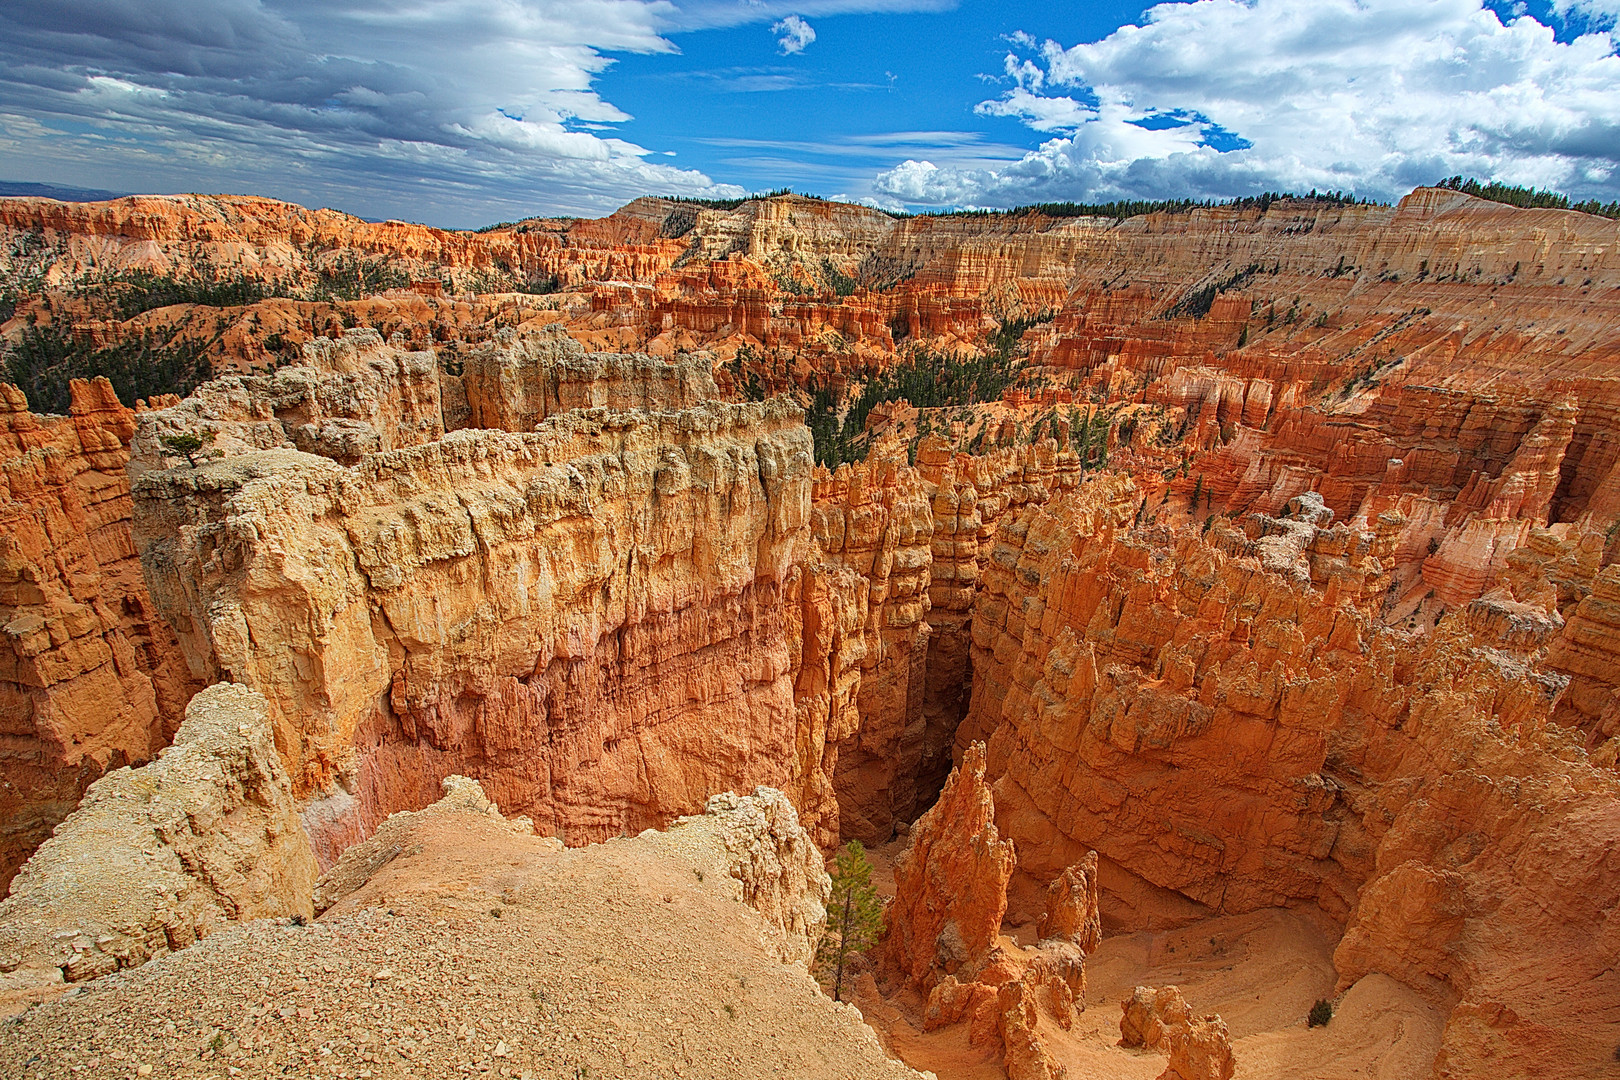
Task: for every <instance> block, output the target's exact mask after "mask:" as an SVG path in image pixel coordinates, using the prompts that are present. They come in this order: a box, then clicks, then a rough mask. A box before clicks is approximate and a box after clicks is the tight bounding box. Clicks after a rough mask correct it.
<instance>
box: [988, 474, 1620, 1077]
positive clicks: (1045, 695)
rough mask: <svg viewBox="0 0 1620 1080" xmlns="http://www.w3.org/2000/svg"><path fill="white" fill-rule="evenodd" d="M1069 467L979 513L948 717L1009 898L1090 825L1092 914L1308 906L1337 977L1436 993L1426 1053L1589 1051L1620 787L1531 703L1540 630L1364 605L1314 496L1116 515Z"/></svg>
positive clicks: (1541, 1055)
mask: <svg viewBox="0 0 1620 1080" xmlns="http://www.w3.org/2000/svg"><path fill="white" fill-rule="evenodd" d="M1095 483H1096V486H1097V488H1098V489H1099V490H1098V491H1097V492H1096V493H1095V494H1093V492H1092V491H1091V490H1089V488H1090V487H1091V485H1088V489H1086V490H1082V492H1081V493H1080V494H1078V495H1076V496H1070V497H1068V498H1067V499H1060V500H1057V501H1055V502H1054V503H1052V504H1050V505H1048V506H1045V507H1041V508H1030V509H1028V510H1026V511H1025V512H1024V513H1023V514H1022V515H1020V516H1019V517H1018V518H1017V519H1016V520H1015V521H1014V522H1012V523H1010V524H1008V525H1005V526H1003V527H1002V529H1001V530H1000V531H999V532H998V534H997V558H995V559H993V560H992V569H991V570H990V572H989V573H987V577H986V583H985V598H984V600H983V602H982V604H981V606H980V608H979V609H978V611H977V613H976V618H975V622H974V633H975V651H974V670H975V681H974V693H973V704H972V708H971V710H970V714H969V718H968V720H967V722H966V724H965V725H964V728H965V730H966V731H971V732H973V733H976V734H977V733H983V734H984V735H985V736H987V737H988V738H989V746H990V755H989V758H990V773H991V775H992V776H993V777H994V778H995V784H994V790H995V795H996V810H997V822H998V824H999V826H1000V827H1001V830H1002V832H1003V833H1004V834H1005V835H1006V836H1008V837H1009V838H1010V839H1011V840H1012V841H1013V842H1014V843H1015V844H1016V845H1017V849H1018V853H1019V871H1020V874H1021V875H1025V876H1027V878H1028V879H1029V887H1027V888H1026V889H1025V890H1024V891H1023V892H1022V894H1020V892H1019V891H1018V890H1017V889H1015V890H1014V893H1013V904H1014V906H1017V905H1018V904H1020V903H1022V904H1023V905H1024V906H1025V907H1027V908H1029V909H1030V910H1031V911H1032V912H1033V911H1034V910H1037V908H1036V907H1035V905H1036V904H1037V902H1038V901H1037V895H1038V894H1037V893H1036V890H1035V888H1034V886H1035V885H1044V883H1045V882H1046V881H1049V880H1051V879H1053V878H1054V877H1056V876H1057V875H1058V874H1059V873H1060V872H1061V871H1062V869H1063V868H1064V867H1065V866H1067V865H1069V864H1071V863H1072V862H1074V861H1075V860H1076V859H1077V858H1079V857H1080V856H1081V855H1082V854H1083V853H1084V852H1085V850H1086V849H1089V848H1095V849H1096V850H1097V851H1098V852H1099V853H1100V855H1101V860H1100V866H1099V880H1100V883H1101V887H1102V911H1103V914H1104V918H1105V920H1106V921H1108V922H1110V923H1113V924H1114V925H1123V926H1142V925H1153V924H1155V923H1158V924H1160V925H1173V924H1175V923H1177V922H1179V921H1184V920H1188V919H1191V918H1195V917H1197V916H1199V915H1201V914H1204V913H1209V912H1223V913H1224V912H1241V911H1249V910H1254V909H1257V908H1261V907H1277V906H1294V905H1311V906H1315V907H1318V908H1320V909H1321V910H1322V911H1324V912H1326V913H1327V914H1329V915H1330V916H1332V917H1333V918H1335V919H1339V920H1343V921H1345V923H1346V924H1347V927H1348V928H1347V931H1346V933H1345V937H1344V939H1343V941H1342V942H1341V944H1340V946H1339V950H1338V953H1337V954H1336V956H1335V962H1336V965H1337V967H1338V970H1339V972H1340V986H1341V989H1343V988H1345V987H1348V986H1350V985H1351V984H1352V983H1354V982H1355V981H1356V980H1357V979H1358V978H1360V977H1361V976H1362V975H1364V974H1366V973H1368V972H1372V971H1379V972H1383V973H1386V974H1390V975H1393V976H1394V977H1396V978H1398V979H1400V980H1402V981H1403V982H1406V983H1408V985H1411V986H1413V987H1414V988H1416V989H1417V990H1419V991H1420V992H1421V993H1424V994H1426V995H1428V996H1430V998H1431V999H1432V1000H1434V1001H1435V1002H1437V1003H1439V1004H1442V1005H1443V1006H1444V1007H1446V1008H1450V1009H1451V1010H1452V1013H1451V1017H1452V1019H1451V1022H1450V1024H1448V1026H1447V1029H1446V1035H1445V1043H1444V1048H1443V1051H1442V1054H1441V1059H1440V1061H1439V1063H1438V1064H1437V1074H1439V1075H1453V1074H1455V1075H1471V1074H1473V1072H1474V1070H1476V1069H1477V1068H1479V1067H1481V1065H1482V1063H1483V1062H1485V1061H1487V1060H1489V1061H1494V1062H1497V1063H1498V1064H1500V1063H1503V1062H1511V1063H1512V1068H1513V1069H1514V1070H1515V1071H1522V1074H1523V1075H1543V1074H1544V1070H1545V1069H1546V1068H1548V1067H1552V1068H1554V1070H1555V1071H1564V1070H1573V1071H1572V1072H1570V1074H1571V1075H1587V1074H1588V1072H1582V1071H1581V1070H1582V1069H1586V1070H1588V1071H1589V1072H1590V1074H1591V1075H1597V1071H1595V1070H1599V1069H1601V1068H1602V1067H1603V1066H1601V1065H1598V1064H1596V1063H1597V1062H1599V1061H1601V1060H1602V1059H1603V1054H1604V1053H1605V1050H1604V1047H1606V1045H1607V1042H1608V1041H1612V1039H1609V1031H1608V1030H1607V1029H1604V1030H1601V1031H1598V1030H1594V1029H1593V1028H1592V1026H1591V1025H1590V1024H1583V1023H1582V1022H1581V1021H1580V1016H1581V1015H1582V1013H1583V1012H1585V1006H1584V1005H1583V1004H1581V1003H1582V1002H1586V1001H1591V1000H1598V999H1601V998H1603V997H1604V996H1606V995H1609V994H1612V993H1613V992H1614V985H1613V983H1614V975H1613V970H1612V967H1611V965H1612V963H1613V959H1614V957H1615V955H1616V954H1615V950H1616V948H1617V947H1620V937H1617V936H1616V932H1617V925H1616V923H1615V919H1614V915H1613V908H1614V905H1615V903H1616V902H1620V895H1617V893H1616V889H1617V888H1620V885H1617V883H1616V881H1615V878H1614V875H1613V872H1612V870H1611V869H1609V867H1610V866H1612V863H1613V860H1614V858H1615V857H1616V854H1617V852H1620V834H1617V832H1616V828H1615V826H1616V823H1617V822H1620V817H1617V816H1616V814H1615V806H1616V803H1615V800H1616V798H1620V783H1617V781H1616V779H1615V776H1614V774H1613V773H1612V772H1611V771H1606V770H1604V769H1602V768H1600V767H1595V766H1594V763H1593V761H1592V760H1590V759H1589V758H1588V756H1587V755H1586V754H1585V753H1584V752H1583V750H1582V749H1581V747H1580V741H1579V739H1578V738H1577V737H1574V736H1572V735H1571V734H1570V733H1569V732H1567V731H1566V730H1564V729H1562V728H1561V727H1559V726H1558V725H1556V724H1554V723H1552V722H1551V719H1552V716H1553V714H1554V712H1555V708H1556V705H1557V702H1558V700H1559V698H1560V696H1561V695H1562V693H1563V692H1564V690H1565V686H1566V677H1565V676H1561V675H1560V674H1558V673H1557V672H1556V671H1553V670H1549V669H1548V668H1547V667H1546V666H1543V665H1544V662H1545V660H1546V659H1547V649H1546V646H1545V644H1544V641H1537V640H1536V639H1535V638H1534V636H1533V635H1528V636H1527V635H1524V634H1522V633H1521V634H1519V635H1518V636H1517V637H1515V636H1514V634H1513V633H1512V629H1511V627H1510V626H1508V625H1505V624H1504V620H1500V619H1496V620H1491V619H1488V618H1485V617H1484V614H1482V613H1480V612H1477V611H1476V612H1475V614H1474V616H1473V623H1472V624H1471V623H1470V618H1469V617H1468V616H1467V615H1465V614H1463V613H1458V614H1456V615H1453V616H1448V617H1447V618H1446V619H1444V620H1443V621H1442V622H1441V624H1440V626H1439V627H1438V629H1436V630H1435V631H1433V632H1432V633H1428V634H1420V633H1408V632H1402V631H1392V630H1388V629H1386V628H1384V627H1383V626H1382V625H1381V623H1380V621H1379V620H1378V619H1377V618H1376V614H1375V613H1376V601H1377V597H1378V596H1379V595H1380V594H1381V593H1382V592H1383V588H1384V587H1383V585H1382V581H1383V578H1382V576H1381V565H1380V563H1379V561H1378V559H1377V557H1376V556H1375V555H1374V554H1373V551H1374V550H1375V549H1376V547H1377V544H1378V538H1377V537H1376V536H1375V535H1374V534H1370V533H1363V532H1361V531H1359V530H1358V529H1355V528H1347V527H1345V526H1341V525H1331V524H1329V520H1328V519H1329V517H1330V515H1329V512H1328V511H1327V510H1326V508H1325V507H1324V506H1322V504H1321V501H1320V500H1319V499H1316V500H1312V499H1308V498H1298V499H1295V500H1294V501H1293V502H1292V503H1291V504H1290V506H1289V507H1288V508H1286V509H1287V511H1288V513H1287V516H1285V517H1282V518H1266V517H1264V516H1256V517H1252V518H1250V519H1249V520H1248V522H1247V523H1246V525H1247V530H1246V532H1239V531H1237V530H1235V529H1234V528H1232V527H1231V526H1230V525H1229V524H1227V523H1226V522H1225V521H1224V520H1222V519H1216V520H1215V521H1214V522H1213V523H1212V525H1211V527H1210V528H1209V529H1208V531H1207V532H1206V531H1203V530H1201V529H1199V528H1197V527H1186V528H1183V529H1181V530H1175V529H1171V528H1166V527H1164V526H1156V527H1149V526H1141V527H1127V526H1125V525H1124V524H1123V523H1121V522H1119V520H1118V518H1117V517H1116V518H1115V520H1114V521H1112V522H1109V521H1107V520H1101V521H1099V520H1098V517H1097V514H1098V507H1099V504H1100V503H1102V502H1103V501H1104V499H1105V493H1104V492H1103V491H1102V490H1101V488H1102V482H1100V481H1099V482H1095ZM1543 583H1544V587H1545V591H1551V586H1550V584H1548V583H1546V582H1545V579H1543ZM1594 595H1595V594H1594ZM1530 941H1535V942H1536V943H1537V944H1536V945H1535V946H1534V947H1533V948H1531V947H1530V946H1528V942H1530ZM1549 1061H1556V1062H1558V1064H1557V1065H1556V1066H1548V1065H1547V1064H1546V1063H1547V1062H1549ZM1583 1061H1584V1062H1589V1063H1593V1064H1590V1065H1584V1066H1583V1065H1580V1064H1578V1063H1579V1062H1583ZM1546 1075H1551V1073H1546Z"/></svg>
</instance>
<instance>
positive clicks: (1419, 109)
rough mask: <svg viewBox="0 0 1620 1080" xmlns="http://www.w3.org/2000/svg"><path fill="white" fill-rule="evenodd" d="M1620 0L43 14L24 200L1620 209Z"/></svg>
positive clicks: (6, 15)
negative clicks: (73, 193)
mask: <svg viewBox="0 0 1620 1080" xmlns="http://www.w3.org/2000/svg"><path fill="white" fill-rule="evenodd" d="M1617 16H1620V0H1536V2H1534V3H1529V4H1519V3H1502V2H1499V0H1490V2H1487V0H1196V2H1180V3H1166V4H1160V5H1157V6H1152V7H1148V6H1143V5H1140V4H1119V3H1105V2H1099V3H1029V4H1018V5H1010V4H993V3H985V2H978V0H960V2H955V3H953V2H951V0H796V2H791V3H790V2H782V0H402V2H396V3H392V4H388V5H381V4H378V3H375V2H373V0H24V2H23V3H20V4H9V5H0V161H3V162H4V163H5V164H3V165H0V171H3V172H4V174H5V175H0V179H7V180H31V181H41V182H47V183H57V184H64V185H73V186H81V187H100V188H109V189H113V190H123V191H207V192H236V193H254V194H264V195H271V196H275V197H280V198H287V199H291V200H294V201H298V202H301V203H305V204H307V205H328V206H334V207H338V208H341V209H345V210H349V211H351V212H354V213H358V214H362V215H365V216H368V217H400V218H406V219H409V220H416V221H425V222H429V223H432V224H440V225H452V226H471V225H477V224H481V223H486V222H489V221H494V220H501V219H512V218H517V217H521V216H525V215H530V214H538V213H576V214H600V213H605V212H607V211H609V210H611V209H612V208H614V207H615V206H617V205H620V204H622V203H623V202H625V201H628V200H629V199H631V198H634V197H635V196H636V195H638V194H646V193H653V194H663V193H679V194H687V195H706V196H734V195H737V194H740V193H743V192H745V191H756V190H765V189H771V188H777V187H782V186H790V187H792V188H794V189H795V190H798V191H805V192H813V193H818V194H822V195H827V196H837V197H844V198H848V199H852V200H861V201H866V202H868V203H872V204H875V205H881V206H885V207H890V208H895V209H900V208H910V209H919V210H920V209H929V208H944V207H966V206H986V207H1008V206H1015V205H1021V204H1025V203H1030V202H1038V201H1050V200H1061V199H1072V200H1077V201H1107V200H1110V199H1117V198H1166V197H1183V196H1184V197H1193V198H1224V197H1230V196H1234V195H1242V194H1250V193H1255V192H1259V191H1263V190H1298V191H1303V190H1306V189H1309V188H1311V187H1316V188H1319V189H1335V190H1337V189H1342V190H1347V191H1353V192H1356V193H1357V194H1361V195H1366V196H1370V197H1374V198H1380V199H1389V198H1395V197H1398V196H1399V195H1401V194H1403V193H1404V192H1405V191H1407V190H1409V189H1410V188H1411V187H1413V186H1415V185H1417V184H1420V183H1427V182H1432V181H1433V180H1435V179H1437V178H1439V177H1442V176H1446V175H1450V174H1452V173H1464V174H1467V175H1474V176H1479V177H1481V178H1486V179H1500V180H1503V181H1506V182H1511V183H1521V184H1534V185H1538V186H1551V187H1556V188H1559V189H1561V190H1565V191H1568V192H1570V193H1571V194H1575V195H1577V196H1581V197H1589V196H1596V197H1600V198H1603V199H1606V200H1607V199H1613V198H1620V57H1617V56H1616V54H1615V42H1616V38H1615V33H1614V31H1613V27H1614V24H1615V21H1616V17H1617Z"/></svg>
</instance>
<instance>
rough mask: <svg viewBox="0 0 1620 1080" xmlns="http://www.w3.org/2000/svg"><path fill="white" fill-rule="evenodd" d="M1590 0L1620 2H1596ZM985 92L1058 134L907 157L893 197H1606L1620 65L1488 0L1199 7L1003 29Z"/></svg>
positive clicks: (1596, 45)
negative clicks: (990, 152)
mask: <svg viewBox="0 0 1620 1080" xmlns="http://www.w3.org/2000/svg"><path fill="white" fill-rule="evenodd" d="M1585 5H1586V6H1587V7H1588V8H1590V9H1593V10H1599V9H1602V8H1604V7H1606V6H1611V5H1612V6H1620V0H1585ZM1009 41H1010V42H1011V43H1012V45H1013V46H1014V49H1015V52H1013V53H1012V54H1009V55H1008V57H1007V59H1006V63H1005V69H1004V76H1003V78H1004V80H1005V84H1006V85H1007V86H1008V88H1007V89H1006V91H1005V92H1003V93H1002V94H1001V96H999V97H997V98H995V99H993V100H989V101H985V102H982V103H981V104H980V105H979V106H978V111H979V112H980V113H981V114H984V115H990V116H1001V117H1012V118H1015V119H1017V120H1019V121H1021V122H1022V123H1024V124H1025V125H1027V126H1028V127H1030V128H1031V129H1033V130H1036V131H1040V132H1044V133H1050V134H1052V135H1054V136H1055V137H1054V138H1051V139H1049V140H1047V141H1046V142H1044V143H1043V144H1042V145H1040V146H1039V147H1038V148H1037V149H1035V150H1032V151H1030V152H1028V153H1027V154H1025V155H1024V156H1023V158H1022V159H1020V160H1018V161H1016V162H1012V163H1008V164H1002V163H988V162H987V163H984V164H983V165H982V166H981V167H973V166H971V165H957V166H954V167H935V166H934V165H932V164H931V163H929V162H927V161H916V160H914V161H907V162H905V163H903V164H901V165H899V166H897V167H896V168H893V169H891V170H889V171H887V172H884V173H882V174H880V175H879V176H878V177H877V179H876V182H875V184H874V186H875V188H876V190H877V191H878V193H879V194H880V195H881V196H887V197H890V198H895V199H900V200H903V201H906V202H912V203H929V204H960V205H979V206H1008V205H1014V204H1017V203H1028V202H1037V201H1050V200H1060V199H1074V200H1083V201H1105V200H1108V199H1116V198H1162V197H1173V196H1184V195H1186V196H1197V197H1203V196H1211V197H1223V196H1231V195H1241V194H1250V193H1253V192H1256V191H1259V190H1265V189H1271V190H1293V191H1304V190H1307V189H1309V188H1317V189H1319V190H1340V189H1342V190H1346V191H1354V192H1356V193H1357V194H1359V195H1365V196H1376V197H1382V198H1388V197H1391V196H1396V195H1399V194H1402V193H1404V192H1405V191H1407V190H1409V189H1410V188H1412V187H1414V186H1416V185H1418V184H1423V183H1432V182H1434V181H1435V180H1438V179H1440V178H1441V177H1443V176H1448V175H1452V174H1455V173H1464V174H1469V175H1475V176H1480V177H1489V178H1494V179H1498V180H1502V181H1505V182H1509V183H1518V184H1532V185H1537V186H1547V187H1556V188H1559V189H1561V190H1565V191H1569V192H1571V193H1572V194H1577V195H1598V196H1602V197H1604V198H1613V197H1615V195H1616V194H1617V193H1620V191H1617V188H1620V184H1617V181H1620V175H1617V173H1616V169H1617V167H1620V58H1617V57H1616V55H1615V40H1614V36H1613V35H1612V34H1611V33H1610V32H1592V33H1588V34H1585V35H1584V36H1581V37H1578V38H1576V39H1575V40H1572V41H1567V42H1559V41H1557V40H1555V38H1554V36H1553V32H1552V30H1551V29H1549V28H1548V27H1546V26H1544V25H1542V24H1541V23H1539V22H1537V21H1536V20H1535V19H1533V18H1530V17H1528V16H1521V17H1519V18H1515V19H1512V20H1510V21H1509V22H1508V23H1506V24H1503V23H1502V22H1501V21H1500V20H1499V19H1498V17H1497V16H1496V14H1494V13H1493V12H1492V11H1491V10H1489V9H1488V8H1485V7H1484V6H1483V5H1482V4H1481V2H1480V0H1423V2H1421V3H1414V2H1412V0H1247V2H1243V0H1196V2H1191V3H1166V4H1160V5H1158V6H1156V7H1154V8H1151V9H1149V10H1148V11H1147V12H1146V13H1145V15H1144V18H1143V21H1142V25H1140V26H1124V27H1121V28H1120V29H1119V30H1117V31H1115V32H1114V33H1112V34H1110V35H1108V36H1107V37H1105V38H1103V39H1101V40H1099V41H1095V42H1089V43H1082V44H1079V45H1074V46H1072V47H1065V46H1064V45H1062V44H1059V43H1057V42H1054V41H1046V42H1044V43H1042V44H1040V45H1039V46H1036V45H1034V44H1033V39H1031V38H1029V37H1028V36H1027V35H1024V36H1022V37H1020V36H1019V35H1014V36H1013V37H1011V38H1009Z"/></svg>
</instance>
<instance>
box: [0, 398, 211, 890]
mask: <svg viewBox="0 0 1620 1080" xmlns="http://www.w3.org/2000/svg"><path fill="white" fill-rule="evenodd" d="M134 430H135V417H134V414H133V413H131V412H130V410H128V409H126V408H124V407H122V406H121V405H119V403H118V399H117V398H116V397H115V396H114V394H113V392H112V387H111V386H110V385H109V384H108V383H107V381H106V380H105V379H97V380H96V381H95V382H93V383H85V382H78V381H75V382H74V383H73V407H72V413H71V415H69V416H65V417H51V416H36V415H34V414H32V413H30V412H28V409H27V402H26V401H25V400H24V399H23V398H22V395H21V394H19V393H18V392H17V391H16V389H15V388H14V387H11V386H6V385H3V384H0V454H3V455H4V459H5V461H4V466H5V482H4V484H3V485H0V888H3V887H4V884H5V883H6V882H9V881H10V880H11V876H12V875H13V874H14V873H16V871H17V868H18V867H19V866H21V865H22V863H23V862H24V861H25V860H26V859H27V858H28V856H29V855H30V854H31V853H32V852H33V850H34V849H35V848H36V847H37V846H38V845H39V844H40V843H41V842H42V841H44V840H45V838H46V837H48V836H49V835H50V833H51V829H52V828H53V827H55V825H56V824H57V823H58V822H60V821H61V820H62V819H63V818H65V817H66V816H67V815H68V814H69V813H70V812H71V811H72V810H73V808H74V806H75V805H77V803H78V801H79V799H80V797H81V796H82V795H83V794H84V791H85V789H86V788H87V787H88V786H89V785H90V783H91V782H92V781H93V780H95V779H96V778H97V777H99V776H101V775H102V774H103V773H105V772H107V771H108V770H110V769H116V768H118V767H119V766H121V765H124V764H131V763H136V764H138V763H140V762H143V761H146V760H148V759H149V758H150V757H151V756H152V755H153V754H154V753H156V752H157V751H158V750H159V749H161V748H162V747H164V746H165V745H167V744H168V742H169V740H170V739H171V738H172V737H173V736H174V732H175V729H176V728H177V727H178V726H179V724H180V716H181V713H182V711H183V710H184V709H185V705H186V701H187V700H188V699H189V698H190V697H191V695H192V694H193V693H194V692H195V691H196V690H197V689H198V688H199V687H200V686H201V685H202V684H201V683H199V682H198V681H196V680H194V679H193V678H191V676H190V675H189V673H188V672H187V670H186V667H185V662H184V659H183V657H182V655H181V653H180V650H179V648H178V647H177V645H176V642H175V638H174V634H173V632H172V631H171V630H170V629H169V628H168V627H167V626H166V625H165V624H164V623H163V621H162V620H161V618H159V617H158V616H157V614H156V612H155V611H154V610H153V607H152V602H151V599H150V598H149V596H148V595H147V591H146V584H145V582H144V581H143V580H142V578H141V568H140V562H139V560H138V559H137V558H136V553H135V547H134V544H133V543H132V542H131V539H130V530H129V521H130V514H131V504H130V497H129V482H128V480H126V479H125V476H124V465H125V462H126V461H128V459H129V450H128V447H129V442H130V438H131V436H132V435H133V434H134Z"/></svg>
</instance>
